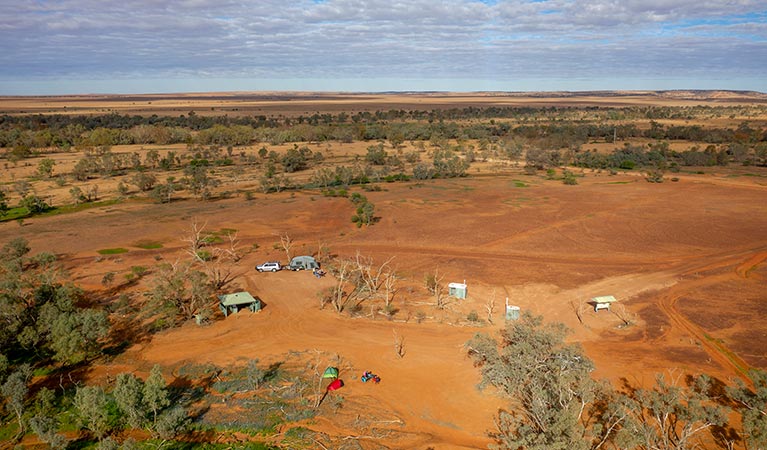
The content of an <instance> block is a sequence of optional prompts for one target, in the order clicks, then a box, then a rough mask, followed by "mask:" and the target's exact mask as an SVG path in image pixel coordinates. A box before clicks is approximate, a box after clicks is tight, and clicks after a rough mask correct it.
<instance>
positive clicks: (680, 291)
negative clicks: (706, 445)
mask: <svg viewBox="0 0 767 450" xmlns="http://www.w3.org/2000/svg"><path fill="white" fill-rule="evenodd" d="M765 260H767V250H765V249H756V250H751V251H749V252H747V253H745V254H744V253H743V252H739V253H733V254H728V255H725V256H723V257H722V258H720V259H719V260H717V261H715V262H713V263H709V264H706V265H703V266H699V267H694V268H688V269H687V270H685V271H684V272H682V273H681V274H680V278H682V279H681V280H680V281H679V282H678V283H677V284H675V285H674V286H672V287H670V288H669V289H668V290H667V291H666V292H664V293H662V294H661V295H659V296H658V298H657V305H658V307H659V308H660V310H661V311H662V312H663V314H664V315H666V316H667V317H668V319H669V320H670V322H671V324H672V327H676V328H678V329H679V330H681V331H682V332H684V333H687V334H689V335H690V337H692V338H693V339H695V340H696V341H697V342H698V343H699V344H700V346H701V348H702V349H703V350H704V351H705V352H706V353H707V354H708V355H709V357H710V358H711V359H712V360H714V361H716V362H717V363H718V364H719V365H720V366H722V368H723V369H724V370H726V371H727V372H729V373H730V374H731V375H735V376H737V377H740V378H741V379H743V380H744V381H745V382H746V383H750V379H749V377H748V371H749V369H750V368H751V367H750V365H749V364H748V363H747V362H746V361H745V360H743V358H741V357H740V356H738V355H737V354H736V353H735V352H734V351H732V350H730V349H729V348H727V346H726V345H725V344H724V343H723V342H721V341H719V340H717V339H715V338H714V337H712V336H711V335H709V334H708V333H707V332H706V331H705V330H704V329H703V328H702V327H700V326H698V325H697V324H695V323H694V322H693V321H691V320H690V319H688V318H687V317H686V316H685V315H684V314H683V313H682V312H680V311H679V309H678V308H677V303H678V301H679V299H680V298H682V297H683V296H684V295H686V294H687V293H689V292H691V291H694V290H696V289H701V288H705V287H707V286H713V285H715V284H718V283H721V282H725V281H730V280H737V279H745V278H747V277H748V273H749V271H750V270H752V269H753V268H754V267H756V266H758V265H759V264H761V263H763V262H764V261H765ZM732 266H735V267H734V269H733V270H730V271H727V272H724V273H717V274H713V275H707V276H706V275H703V276H701V277H700V278H695V279H685V278H690V277H694V276H699V274H700V273H703V272H709V271H713V270H717V269H721V268H724V267H732ZM669 332H670V330H668V331H666V333H664V334H663V336H661V337H659V338H657V339H655V340H660V339H663V338H664V337H665V336H667V335H668V333H669Z"/></svg>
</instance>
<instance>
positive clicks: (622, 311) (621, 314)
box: [610, 303, 636, 326]
mask: <svg viewBox="0 0 767 450" xmlns="http://www.w3.org/2000/svg"><path fill="white" fill-rule="evenodd" d="M610 311H611V312H612V313H613V314H615V315H616V316H618V318H619V319H620V320H621V321H622V322H623V325H625V326H629V325H631V324H632V323H633V322H634V321H635V320H636V316H635V315H634V313H632V312H630V311H629V310H627V309H626V307H625V306H623V305H621V304H620V303H618V304H616V303H613V304H612V305H610Z"/></svg>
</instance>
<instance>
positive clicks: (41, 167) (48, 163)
mask: <svg viewBox="0 0 767 450" xmlns="http://www.w3.org/2000/svg"><path fill="white" fill-rule="evenodd" d="M55 165H56V161H54V160H52V159H51V158H43V159H42V160H41V161H40V163H39V164H38V165H37V173H38V174H39V175H40V176H41V177H45V178H50V177H51V176H53V166H55Z"/></svg>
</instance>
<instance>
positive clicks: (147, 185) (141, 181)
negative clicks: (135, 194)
mask: <svg viewBox="0 0 767 450" xmlns="http://www.w3.org/2000/svg"><path fill="white" fill-rule="evenodd" d="M155 183H157V177H155V176H154V175H152V174H151V173H146V172H138V173H136V174H134V175H133V177H132V178H131V184H133V185H135V186H136V187H137V188H139V190H140V191H142V192H146V191H151V190H152V188H153V187H154V185H155Z"/></svg>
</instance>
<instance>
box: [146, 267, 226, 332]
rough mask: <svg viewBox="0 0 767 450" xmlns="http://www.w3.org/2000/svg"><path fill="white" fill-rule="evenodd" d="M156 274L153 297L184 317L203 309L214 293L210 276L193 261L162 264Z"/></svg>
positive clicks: (151, 295) (191, 315)
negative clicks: (193, 263) (193, 265)
mask: <svg viewBox="0 0 767 450" xmlns="http://www.w3.org/2000/svg"><path fill="white" fill-rule="evenodd" d="M154 274H155V276H154V280H153V288H152V291H151V292H150V297H151V298H152V300H153V301H155V302H156V303H158V304H159V305H162V306H164V307H166V308H169V309H170V310H171V311H172V312H173V314H175V315H177V316H180V317H181V318H183V319H189V318H191V317H193V316H194V315H195V314H197V313H198V312H200V310H201V309H202V308H204V307H205V305H206V304H207V303H208V302H209V301H210V297H211V295H212V294H213V292H212V290H211V286H210V284H209V279H208V277H207V275H205V273H203V272H200V271H197V270H194V269H193V268H192V265H191V263H189V262H176V263H173V264H170V263H164V264H160V265H159V266H158V267H157V270H156V271H155V272H154ZM174 319H175V317H174Z"/></svg>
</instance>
